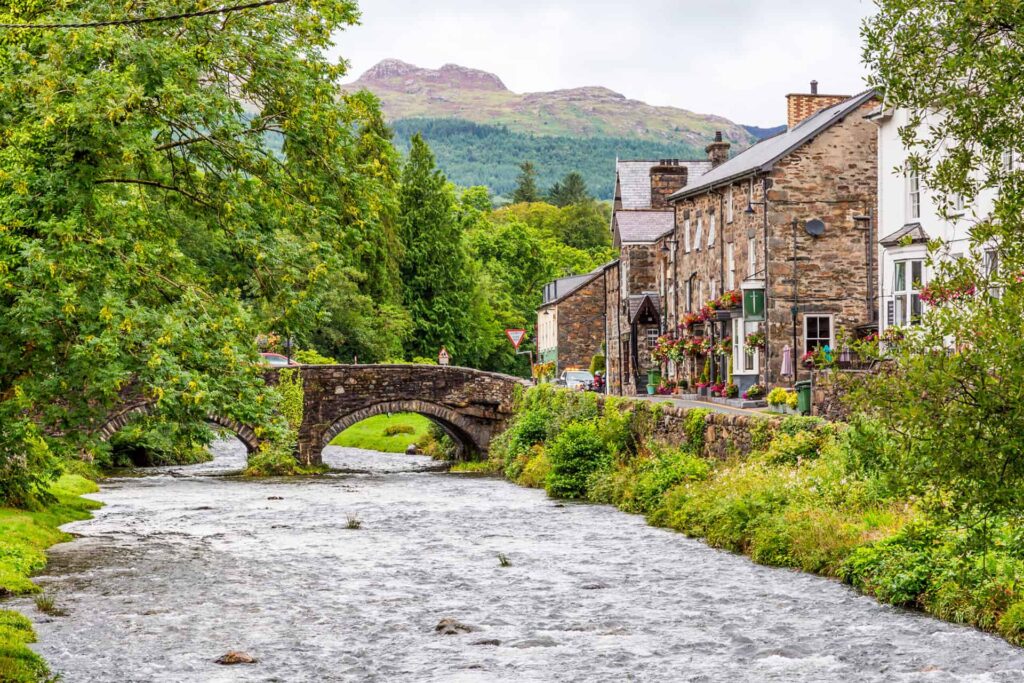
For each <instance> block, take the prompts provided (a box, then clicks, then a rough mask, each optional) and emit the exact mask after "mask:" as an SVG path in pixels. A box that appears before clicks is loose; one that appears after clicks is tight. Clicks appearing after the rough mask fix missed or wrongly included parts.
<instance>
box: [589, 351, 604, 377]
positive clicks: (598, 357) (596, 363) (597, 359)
mask: <svg viewBox="0 0 1024 683" xmlns="http://www.w3.org/2000/svg"><path fill="white" fill-rule="evenodd" d="M604 371H605V358H604V354H601V353H598V354H595V355H594V357H593V358H591V359H590V374H592V375H595V374H597V373H599V372H600V373H603V372H604Z"/></svg>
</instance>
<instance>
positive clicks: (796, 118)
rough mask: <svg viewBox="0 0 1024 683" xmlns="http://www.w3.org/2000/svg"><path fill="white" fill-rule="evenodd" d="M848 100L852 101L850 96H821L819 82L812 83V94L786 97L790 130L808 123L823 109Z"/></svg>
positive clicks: (795, 94)
mask: <svg viewBox="0 0 1024 683" xmlns="http://www.w3.org/2000/svg"><path fill="white" fill-rule="evenodd" d="M848 99H850V96H849V95H819V94H818V81H811V92H810V94H798V93H793V94H789V95H786V114H787V118H788V125H789V129H790V130H793V128H794V127H796V126H797V125H799V124H800V123H801V122H802V121H806V120H807V119H809V118H811V117H812V116H814V115H815V114H817V113H818V112H819V111H821V110H822V109H826V108H828V107H831V106H833V105H836V104H839V103H840V102H842V101H843V100H848Z"/></svg>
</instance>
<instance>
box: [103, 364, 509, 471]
mask: <svg viewBox="0 0 1024 683" xmlns="http://www.w3.org/2000/svg"><path fill="white" fill-rule="evenodd" d="M295 369H296V370H297V371H298V372H299V373H300V374H301V375H302V385H303V393H304V397H303V399H304V400H303V422H302V426H301V427H300V428H299V444H298V457H299V460H301V461H302V462H303V463H305V464H319V463H320V462H321V461H322V457H321V453H322V451H323V449H324V446H326V445H328V444H329V443H330V442H331V440H332V439H334V437H335V436H337V435H338V434H340V433H341V432H343V431H344V430H346V429H348V428H349V427H351V426H352V425H354V424H356V423H357V422H361V421H362V420H365V419H366V418H368V417H373V416H374V415H380V414H383V413H419V414H421V415H424V416H426V417H428V418H430V419H432V420H433V421H434V422H435V423H437V424H438V425H439V426H440V427H441V428H442V429H444V430H445V432H447V433H448V435H449V436H451V437H452V439H453V440H454V441H455V443H456V444H457V445H458V447H459V451H460V457H466V456H469V455H472V454H486V453H487V450H488V448H489V447H490V444H491V439H492V438H494V437H495V436H496V435H497V434H500V433H501V432H502V431H504V429H505V427H506V425H507V423H508V420H509V419H510V418H511V417H512V403H513V399H514V395H515V389H516V387H517V386H523V387H525V386H529V383H528V382H526V381H525V380H522V379H519V378H517V377H511V376H508V375H500V374H496V373H490V372H482V371H480V370H472V369H469V368H456V367H441V366H434V365H302V366H297V367H296V368H295ZM278 373H279V370H277V369H273V370H267V373H266V379H267V382H268V384H275V383H276V382H277V377H278ZM147 412H149V406H148V405H147V404H145V403H139V404H135V405H130V406H125V407H124V408H123V409H122V410H120V411H118V412H117V413H116V414H115V415H113V416H111V417H110V418H109V419H108V420H107V422H106V423H105V424H104V425H103V426H102V427H101V428H100V434H101V436H102V438H103V439H104V440H106V439H109V438H110V437H111V436H113V435H114V434H115V433H116V432H117V431H118V430H119V429H121V428H122V427H124V426H125V425H126V424H127V423H128V422H129V421H130V420H132V419H134V418H135V416H137V415H138V414H144V413H147ZM208 419H209V421H210V422H213V423H215V424H217V425H219V426H221V427H224V428H226V429H228V430H230V431H232V432H234V433H235V434H236V435H237V436H238V437H239V439H240V440H241V441H242V443H244V444H245V447H246V449H247V450H248V451H249V452H250V453H251V452H253V451H254V450H256V449H257V448H258V447H259V440H258V438H257V437H256V435H255V433H254V432H253V430H252V429H251V428H250V427H249V426H248V425H243V424H240V423H238V422H236V421H234V420H230V419H226V418H222V417H219V416H216V415H211V416H209V417H208Z"/></svg>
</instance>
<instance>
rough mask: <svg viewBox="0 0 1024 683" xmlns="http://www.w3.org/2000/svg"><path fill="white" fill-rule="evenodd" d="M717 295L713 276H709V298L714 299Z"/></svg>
mask: <svg viewBox="0 0 1024 683" xmlns="http://www.w3.org/2000/svg"><path fill="white" fill-rule="evenodd" d="M716 296H718V290H717V289H716V288H715V278H711V296H710V297H709V298H711V299H714V298H715V297H716Z"/></svg>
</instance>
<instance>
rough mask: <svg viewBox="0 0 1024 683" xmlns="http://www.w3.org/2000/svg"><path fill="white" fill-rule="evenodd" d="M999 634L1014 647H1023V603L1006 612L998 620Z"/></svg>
mask: <svg viewBox="0 0 1024 683" xmlns="http://www.w3.org/2000/svg"><path fill="white" fill-rule="evenodd" d="M998 628H999V633H1000V634H1001V635H1002V636H1003V638H1006V639H1007V640H1008V641H1010V642H1011V643H1013V644H1014V645H1024V602H1018V603H1016V604H1014V605H1013V606H1011V607H1010V609H1008V610H1006V612H1005V613H1004V614H1003V616H1002V617H1001V618H1000V619H999V626H998Z"/></svg>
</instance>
